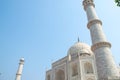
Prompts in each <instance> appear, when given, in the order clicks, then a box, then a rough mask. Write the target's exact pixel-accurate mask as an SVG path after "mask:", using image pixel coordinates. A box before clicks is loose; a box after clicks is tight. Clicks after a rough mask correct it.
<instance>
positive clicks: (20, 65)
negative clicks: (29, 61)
mask: <svg viewBox="0 0 120 80" xmlns="http://www.w3.org/2000/svg"><path fill="white" fill-rule="evenodd" d="M23 65H24V58H21V59H20V63H19V68H18V71H17V73H16V79H15V80H21V75H22V70H23Z"/></svg>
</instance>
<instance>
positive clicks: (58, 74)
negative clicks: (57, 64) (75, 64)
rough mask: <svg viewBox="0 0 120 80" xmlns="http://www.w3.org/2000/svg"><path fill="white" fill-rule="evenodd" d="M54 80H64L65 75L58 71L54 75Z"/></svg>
mask: <svg viewBox="0 0 120 80" xmlns="http://www.w3.org/2000/svg"><path fill="white" fill-rule="evenodd" d="M55 80H65V73H64V71H63V70H58V71H57V72H56V74H55Z"/></svg>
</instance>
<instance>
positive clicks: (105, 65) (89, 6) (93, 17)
mask: <svg viewBox="0 0 120 80" xmlns="http://www.w3.org/2000/svg"><path fill="white" fill-rule="evenodd" d="M83 5H84V10H85V11H86V14H87V18H88V24H87V27H88V29H89V30H90V33H91V38H92V47H91V49H92V51H93V52H94V53H95V57H96V65H97V72H98V78H99V80H108V79H109V78H111V79H112V80H113V79H117V77H118V76H119V73H118V69H117V65H116V64H115V61H114V59H113V56H112V52H111V50H110V48H111V44H110V43H109V42H108V41H107V39H106V36H105V34H104V32H103V30H102V21H101V20H100V19H99V18H98V16H97V14H96V11H95V5H94V3H93V0H84V1H83ZM101 6H102V5H101Z"/></svg>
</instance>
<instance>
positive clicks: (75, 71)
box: [72, 63, 78, 76]
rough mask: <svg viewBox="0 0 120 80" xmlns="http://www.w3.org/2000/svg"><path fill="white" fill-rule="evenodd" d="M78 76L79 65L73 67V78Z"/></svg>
mask: <svg viewBox="0 0 120 80" xmlns="http://www.w3.org/2000/svg"><path fill="white" fill-rule="evenodd" d="M76 75H78V65H77V63H75V64H73V65H72V76H76Z"/></svg>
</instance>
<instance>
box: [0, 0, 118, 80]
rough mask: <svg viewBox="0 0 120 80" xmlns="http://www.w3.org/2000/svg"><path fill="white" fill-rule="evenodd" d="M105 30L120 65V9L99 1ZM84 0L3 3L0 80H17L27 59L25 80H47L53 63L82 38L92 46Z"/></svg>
mask: <svg viewBox="0 0 120 80" xmlns="http://www.w3.org/2000/svg"><path fill="white" fill-rule="evenodd" d="M95 5H96V11H97V14H98V16H99V18H100V19H101V20H102V22H103V30H104V32H105V34H106V36H107V39H108V41H110V42H111V44H112V49H111V50H112V52H113V56H114V58H115V61H116V64H118V63H119V62H120V57H119V56H120V54H119V50H120V47H119V44H120V26H119V25H120V20H119V18H120V8H119V7H117V6H116V5H115V3H114V0H95ZM86 24H87V18H86V14H85V11H84V10H83V6H82V0H1V1H0V63H1V65H0V73H2V74H1V75H0V80H14V79H15V74H16V71H17V69H18V63H19V59H20V58H21V57H24V58H25V65H24V69H23V75H22V80H45V71H46V70H47V69H50V68H51V63H52V62H54V61H56V60H58V59H60V58H62V57H64V56H66V55H67V51H68V49H69V47H70V46H72V45H73V44H74V43H75V42H76V41H77V38H78V36H79V37H80V41H81V42H85V43H87V44H89V45H91V38H90V34H89V30H88V29H87V27H86Z"/></svg>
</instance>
